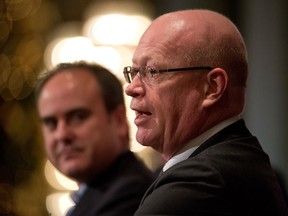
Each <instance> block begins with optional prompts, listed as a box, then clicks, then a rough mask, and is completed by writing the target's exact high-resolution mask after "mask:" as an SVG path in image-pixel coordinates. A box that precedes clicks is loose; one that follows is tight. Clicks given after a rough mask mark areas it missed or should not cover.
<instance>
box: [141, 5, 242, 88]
mask: <svg viewBox="0 0 288 216" xmlns="http://www.w3.org/2000/svg"><path fill="white" fill-rule="evenodd" d="M156 43H160V44H161V46H162V47H163V48H164V47H165V48H164V50H165V52H166V55H167V57H168V58H169V59H173V62H171V63H172V64H174V63H175V62H177V64H179V66H180V65H181V67H182V66H187V67H191V66H195V65H197V66H199V65H206V66H210V67H220V68H223V69H225V70H226V72H227V73H228V74H229V76H230V78H231V79H232V80H233V84H234V85H242V86H245V85H246V80H247V51H246V47H245V43H244V40H243V38H242V36H241V34H240V33H239V31H238V29H237V27H236V26H235V25H234V24H233V23H232V22H231V21H230V20H229V19H228V18H227V17H225V16H223V15H221V14H219V13H217V12H213V11H209V10H184V11H177V12H172V13H168V14H164V15H162V16H160V17H158V18H157V19H156V20H154V22H153V23H152V24H151V25H150V27H149V28H148V29H147V30H146V32H145V33H144V35H143V36H142V38H141V40H140V43H139V44H156Z"/></svg>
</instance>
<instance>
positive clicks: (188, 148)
mask: <svg viewBox="0 0 288 216" xmlns="http://www.w3.org/2000/svg"><path fill="white" fill-rule="evenodd" d="M239 119H240V116H234V117H232V118H229V119H227V120H225V121H223V122H221V123H219V124H217V125H216V126H214V127H212V128H210V129H209V130H207V131H205V132H204V133H202V134H201V135H199V136H198V137H196V138H194V139H192V140H191V141H190V142H188V143H187V144H186V145H184V146H183V148H181V149H180V150H179V151H178V152H177V153H176V154H175V155H174V156H173V157H172V158H170V159H169V160H168V161H167V162H166V164H165V165H164V167H163V172H165V171H166V170H167V169H169V168H171V167H172V166H174V165H175V164H177V163H179V162H181V161H183V160H185V159H187V158H188V157H189V156H190V155H191V154H192V153H193V152H194V151H195V150H196V149H197V148H198V147H199V146H200V145H201V144H202V143H204V142H205V141H206V140H208V139H209V138H210V137H212V136H213V135H214V134H216V133H218V132H219V131H221V130H222V129H224V128H225V127H227V126H228V125H231V124H233V123H234V122H236V121H238V120H239Z"/></svg>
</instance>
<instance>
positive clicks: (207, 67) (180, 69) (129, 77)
mask: <svg viewBox="0 0 288 216" xmlns="http://www.w3.org/2000/svg"><path fill="white" fill-rule="evenodd" d="M128 68H129V70H127V69H128ZM141 68H145V70H144V71H143V70H142V71H141V70H140V69H141ZM132 69H137V71H136V72H132ZM147 69H150V71H148V70H147ZM213 69H214V68H212V67H209V66H198V67H186V68H169V69H159V70H157V69H154V68H153V67H151V66H142V67H139V68H136V67H132V66H126V67H124V69H123V74H124V77H125V80H126V82H127V83H131V82H132V81H133V79H134V78H135V77H136V75H137V74H138V73H139V74H140V77H145V76H146V74H148V73H149V74H150V75H151V77H153V76H154V74H157V73H162V72H176V71H195V70H213ZM141 72H142V73H141ZM132 73H133V74H134V76H133V74H132ZM129 74H130V75H129Z"/></svg>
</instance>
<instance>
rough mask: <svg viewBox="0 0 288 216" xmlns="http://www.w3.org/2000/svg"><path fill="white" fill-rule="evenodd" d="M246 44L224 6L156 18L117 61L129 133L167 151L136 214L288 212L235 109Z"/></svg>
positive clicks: (242, 85)
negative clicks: (123, 60) (130, 114)
mask: <svg viewBox="0 0 288 216" xmlns="http://www.w3.org/2000/svg"><path fill="white" fill-rule="evenodd" d="M247 75H248V63H247V53H246V47H245V43H244V40H243V38H242V36H241V34H240V33H239V31H238V29H237V27H236V26H235V25H234V24H233V23H232V22H231V21H230V20H229V19H227V18H226V17H224V16H223V15H221V14H218V13H215V12H212V11H208V10H186V11H178V12H172V13H168V14H165V15H163V16H160V17H159V18H157V19H156V20H155V21H154V22H153V23H152V24H151V25H150V27H149V28H148V29H147V30H146V32H145V33H144V34H143V36H142V38H141V39H140V41H139V44H138V47H137V48H136V50H135V53H134V56H133V66H132V67H130V66H128V67H125V68H124V76H125V79H126V81H127V82H128V83H129V85H128V86H127V87H126V89H125V92H126V94H127V95H129V96H131V97H132V100H131V103H130V108H131V109H132V110H134V111H135V116H136V117H135V120H134V123H135V124H136V126H137V128H138V129H137V132H136V139H137V141H138V142H140V143H141V144H142V145H144V146H150V147H152V148H154V149H155V150H157V151H158V152H160V153H161V154H162V155H163V157H164V158H165V159H166V161H167V162H166V164H165V165H164V167H163V172H162V173H161V174H160V175H159V177H158V179H157V180H156V181H155V182H154V183H153V184H152V185H151V186H150V188H149V189H148V190H147V192H146V194H145V195H144V197H143V199H142V202H141V204H140V207H139V208H138V210H137V211H136V214H135V215H137V216H139V215H193V216H195V215H288V210H287V206H286V204H285V201H284V198H283V192H282V190H281V189H280V186H279V184H278V181H277V179H276V176H275V174H274V172H273V170H272V168H271V165H270V161H269V157H268V155H267V154H266V153H265V152H264V151H263V150H262V148H261V146H260V144H259V142H258V140H257V138H256V137H255V136H253V135H252V134H251V133H250V132H249V130H248V129H247V128H246V126H245V123H244V120H243V119H242V118H241V113H242V112H243V109H244V104H245V91H246V81H247Z"/></svg>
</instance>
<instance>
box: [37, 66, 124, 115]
mask: <svg viewBox="0 0 288 216" xmlns="http://www.w3.org/2000/svg"><path fill="white" fill-rule="evenodd" d="M75 69H81V70H85V71H88V72H90V73H91V74H92V75H93V76H94V77H95V79H96V80H97V81H98V82H99V85H100V87H101V91H102V96H103V100H104V103H105V106H106V109H107V111H108V112H112V111H113V110H115V108H116V107H117V106H118V105H120V104H123V105H124V96H123V88H122V85H121V82H120V80H119V79H118V78H117V77H116V76H115V75H114V74H112V73H111V72H110V71H109V70H107V69H106V68H104V67H102V66H100V65H99V64H96V63H88V62H86V61H77V62H72V63H60V64H58V65H57V66H56V67H55V68H53V69H52V70H50V71H47V72H45V73H43V74H41V76H40V77H39V79H38V81H37V83H36V89H35V93H36V100H37V101H38V99H39V96H40V94H41V91H42V89H43V87H44V86H45V84H46V83H47V81H48V80H50V79H51V78H52V77H53V76H54V75H56V74H58V73H61V72H63V71H64V70H75Z"/></svg>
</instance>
